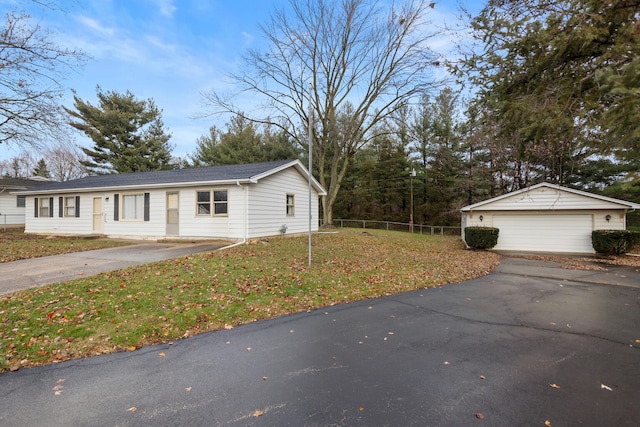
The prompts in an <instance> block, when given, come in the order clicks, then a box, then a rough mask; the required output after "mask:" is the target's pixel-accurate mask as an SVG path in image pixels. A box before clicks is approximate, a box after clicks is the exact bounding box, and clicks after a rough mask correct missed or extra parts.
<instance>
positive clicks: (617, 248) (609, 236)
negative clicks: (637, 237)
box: [591, 230, 632, 255]
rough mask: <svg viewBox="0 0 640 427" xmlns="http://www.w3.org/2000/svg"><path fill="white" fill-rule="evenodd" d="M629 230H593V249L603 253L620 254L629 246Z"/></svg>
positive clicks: (625, 251) (630, 238)
mask: <svg viewBox="0 0 640 427" xmlns="http://www.w3.org/2000/svg"><path fill="white" fill-rule="evenodd" d="M631 240H632V237H631V232H630V231H628V230H593V231H592V232H591V244H592V245H593V249H595V251H596V252H597V253H599V254H603V255H621V254H624V253H627V250H628V249H629V247H631Z"/></svg>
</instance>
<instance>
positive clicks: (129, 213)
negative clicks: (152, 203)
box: [120, 193, 144, 221]
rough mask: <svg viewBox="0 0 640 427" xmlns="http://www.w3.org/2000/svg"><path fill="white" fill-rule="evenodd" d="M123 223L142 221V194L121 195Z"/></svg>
mask: <svg viewBox="0 0 640 427" xmlns="http://www.w3.org/2000/svg"><path fill="white" fill-rule="evenodd" d="M120 210H121V211H120V218H122V220H123V221H127V220H129V221H142V220H143V219H144V194H143V193H140V194H123V195H122V202H121V208H120Z"/></svg>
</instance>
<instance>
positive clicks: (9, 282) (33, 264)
mask: <svg viewBox="0 0 640 427" xmlns="http://www.w3.org/2000/svg"><path fill="white" fill-rule="evenodd" d="M226 245H228V243H225V242H201V243H140V244H134V245H131V246H120V247H117V248H108V249H98V250H94V251H86V252H75V253H70V254H64V255H55V256H48V257H42V258H31V259H25V260H20V261H14V262H5V263H0V295H1V294H6V293H10V292H16V291H19V290H22V289H28V288H35V287H38V286H42V285H48V284H51V283H57V282H65V281H68V280H73V279H78V278H81V277H88V276H93V275H96V274H99V273H103V272H106V271H113V270H119V269H122V268H126V267H131V266H134V265H139V264H146V263H150V262H157V261H161V260H165V259H171V258H177V257H181V256H186V255H191V254H195V253H198V252H207V251H214V250H216V249H220V248H221V247H224V246H226Z"/></svg>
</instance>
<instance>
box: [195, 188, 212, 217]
mask: <svg viewBox="0 0 640 427" xmlns="http://www.w3.org/2000/svg"><path fill="white" fill-rule="evenodd" d="M196 203H197V209H196V212H197V213H198V215H211V191H198V198H197V202H196Z"/></svg>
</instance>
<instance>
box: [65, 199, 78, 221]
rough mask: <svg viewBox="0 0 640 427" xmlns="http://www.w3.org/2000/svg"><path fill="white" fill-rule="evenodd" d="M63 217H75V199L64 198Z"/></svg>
mask: <svg viewBox="0 0 640 427" xmlns="http://www.w3.org/2000/svg"><path fill="white" fill-rule="evenodd" d="M64 216H65V217H75V216H76V198H75V196H72V197H65V198H64Z"/></svg>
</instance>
